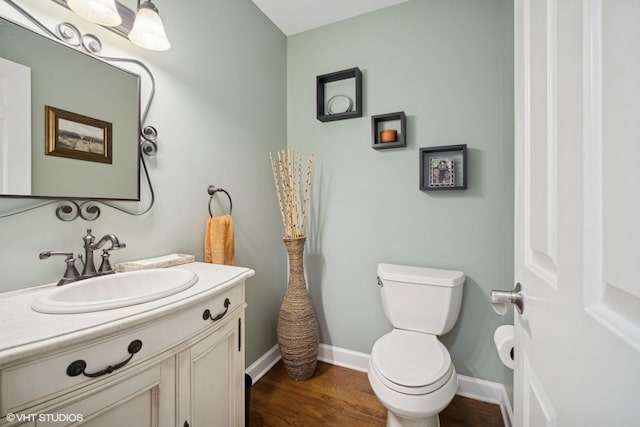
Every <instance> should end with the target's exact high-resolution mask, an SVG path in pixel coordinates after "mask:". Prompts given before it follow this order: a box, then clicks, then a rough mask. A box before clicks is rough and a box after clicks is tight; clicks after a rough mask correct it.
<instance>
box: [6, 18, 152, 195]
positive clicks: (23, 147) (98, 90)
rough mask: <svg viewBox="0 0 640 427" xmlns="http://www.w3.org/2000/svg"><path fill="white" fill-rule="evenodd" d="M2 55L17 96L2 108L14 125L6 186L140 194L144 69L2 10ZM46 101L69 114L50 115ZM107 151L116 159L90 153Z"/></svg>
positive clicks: (37, 191)
mask: <svg viewBox="0 0 640 427" xmlns="http://www.w3.org/2000/svg"><path fill="white" fill-rule="evenodd" d="M0 57H2V59H0V75H1V76H3V77H2V78H3V79H4V80H5V82H4V83H5V84H4V85H2V86H3V87H7V88H11V90H12V92H13V93H12V94H11V95H12V97H11V99H12V100H13V101H12V102H15V108H14V105H10V106H9V108H7V109H6V111H3V110H0V119H2V120H4V122H5V123H6V124H7V125H6V128H7V129H8V130H9V132H4V133H0V146H1V147H2V150H0V151H1V152H3V153H6V155H7V158H4V159H2V163H0V167H2V170H0V191H1V194H2V195H4V196H18V197H27V196H33V197H54V198H72V199H113V200H139V199H140V191H139V177H140V173H139V160H138V157H139V149H138V145H139V142H138V141H139V137H138V135H139V134H140V132H139V126H140V122H139V120H140V119H139V118H140V98H139V93H140V77H139V76H138V75H136V74H133V73H131V72H129V71H126V70H123V69H121V68H118V67H116V66H113V65H111V64H108V63H106V62H104V61H102V60H101V59H98V58H96V57H94V56H91V55H87V54H84V53H82V52H80V51H78V50H76V49H74V48H72V47H70V46H66V45H63V44H61V43H59V42H57V41H54V40H51V39H49V38H47V37H44V36H42V35H40V34H37V33H35V32H33V31H31V30H28V29H26V28H24V27H21V26H20V25H17V24H15V23H13V22H11V21H8V20H6V19H2V18H0ZM48 107H50V108H54V109H56V110H63V111H66V112H69V113H71V115H69V114H67V115H66V116H64V117H58V118H57V119H56V120H55V121H53V122H51V121H47V117H46V115H45V110H46V109H47V108H48ZM70 117H73V119H70ZM77 117H86V118H88V119H84V120H81V119H78V118H77ZM96 123H101V124H105V125H104V126H105V127H104V128H101V127H100V126H97V125H95V124H96ZM48 125H52V126H48ZM53 125H55V126H53ZM53 127H55V132H51V133H49V130H53ZM107 128H108V129H109V133H108V134H107V133H106V131H105V132H104V133H102V134H101V131H102V130H106V129H107ZM47 137H48V138H47ZM107 138H108V139H110V140H111V141H112V150H111V152H109V153H107V152H106V148H107ZM56 146H61V147H63V148H64V149H66V151H65V150H62V151H63V152H69V153H71V154H72V155H70V156H66V157H61V156H59V155H56V154H55V153H56V152H55V150H50V149H49V148H50V147H56ZM52 151H53V152H52ZM60 151H61V150H58V152H60ZM73 154H75V155H73ZM107 154H109V155H110V157H111V163H106V162H101V161H96V160H92V155H94V157H93V158H94V159H95V158H100V157H101V155H104V156H106V155H107ZM4 165H7V167H4Z"/></svg>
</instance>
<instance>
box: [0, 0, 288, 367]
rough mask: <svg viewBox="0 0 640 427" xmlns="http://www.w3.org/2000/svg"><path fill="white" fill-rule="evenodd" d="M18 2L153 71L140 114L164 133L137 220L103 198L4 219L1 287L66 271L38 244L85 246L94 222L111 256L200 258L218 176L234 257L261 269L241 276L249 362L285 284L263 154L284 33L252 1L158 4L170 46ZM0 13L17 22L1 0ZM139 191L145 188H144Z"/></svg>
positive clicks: (275, 144) (278, 141)
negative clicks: (146, 46) (151, 197)
mask: <svg viewBox="0 0 640 427" xmlns="http://www.w3.org/2000/svg"><path fill="white" fill-rule="evenodd" d="M19 4H20V5H22V6H23V7H25V8H26V9H27V10H29V11H31V12H33V13H34V14H35V15H36V16H38V17H40V18H41V19H43V20H44V22H45V23H47V24H48V27H49V28H54V27H55V25H56V24H57V23H58V22H60V21H62V20H70V21H72V22H73V23H74V24H75V25H77V26H78V27H79V28H80V30H81V31H83V32H92V33H95V34H96V35H98V36H99V37H100V38H101V40H102V42H103V44H104V47H105V54H108V55H117V54H122V55H124V56H127V57H135V58H139V59H141V60H142V61H144V62H145V63H146V64H147V65H148V66H149V68H151V70H152V71H153V73H154V74H155V78H156V83H157V89H156V98H155V102H154V105H153V106H152V108H151V111H150V113H149V118H148V121H147V123H148V124H151V125H153V126H155V127H156V128H157V129H158V132H159V152H158V155H157V157H155V158H153V159H151V160H149V169H150V173H151V177H152V180H153V186H154V190H155V191H156V205H155V206H154V208H153V209H152V210H151V212H149V213H148V214H146V215H144V216H140V217H135V216H129V215H125V214H123V213H120V212H117V211H114V210H112V209H110V208H107V207H104V208H103V210H102V215H101V216H100V218H98V220H96V221H93V222H86V221H84V220H76V221H74V222H70V223H64V222H61V221H59V220H58V219H56V218H55V215H54V207H52V206H50V207H45V208H41V209H37V210H34V211H31V212H28V213H25V214H21V215H17V216H13V217H9V218H4V219H0V240H1V242H2V249H1V252H0V269H1V271H2V274H1V275H0V291H6V290H10V289H17V288H22V287H28V286H34V285H39V284H44V283H50V282H55V281H57V280H58V279H59V278H60V277H61V276H62V273H63V272H64V262H63V260H62V258H61V257H55V258H51V259H48V260H44V261H40V260H39V259H38V253H39V252H41V251H45V250H61V251H74V252H75V253H80V252H81V251H82V237H83V236H84V234H85V232H86V228H89V227H90V228H92V229H93V234H95V235H96V236H102V235H103V234H106V233H115V234H116V235H117V236H118V237H119V238H120V241H122V242H125V243H126V244H127V247H126V249H123V250H120V251H114V252H113V254H112V262H113V263H116V262H121V261H125V260H133V259H139V258H144V257H153V256H158V255H163V254H169V253H175V252H178V253H186V254H194V255H195V256H196V258H197V259H198V260H202V259H203V250H204V243H203V242H204V229H205V224H206V221H207V218H208V216H209V213H208V211H207V205H208V203H209V195H208V194H207V187H208V186H209V185H210V184H213V185H215V186H219V187H223V188H225V189H226V190H228V191H229V193H230V194H231V196H232V197H233V218H234V223H235V231H236V263H237V264H238V265H242V266H247V267H250V268H253V269H254V270H255V271H256V276H255V277H254V278H252V279H250V280H249V281H248V282H247V302H248V304H249V307H248V309H247V315H246V319H247V323H246V331H247V362H248V363H251V362H253V361H254V360H255V359H257V358H258V357H260V356H261V355H262V354H264V353H265V352H266V351H267V350H268V349H269V348H271V347H272V346H273V345H274V344H275V342H276V332H275V329H276V323H277V316H278V310H279V308H280V303H281V301H282V295H283V294H284V290H285V289H284V288H285V285H284V284H285V283H286V257H285V253H284V250H283V249H282V241H281V240H280V239H281V229H280V217H279V213H278V212H277V207H276V205H275V196H274V194H273V181H272V180H271V169H270V164H269V152H270V151H276V150H278V149H282V148H284V147H285V146H286V38H285V36H284V35H283V34H282V33H281V32H280V31H279V30H278V29H277V28H276V27H275V26H274V25H273V24H272V23H271V22H270V21H269V20H268V19H267V18H266V17H265V16H264V15H263V14H262V13H261V12H260V10H258V8H257V7H256V6H255V5H254V4H253V3H252V2H251V0H215V1H208V0H197V1H194V2H189V5H188V7H186V6H185V3H184V2H177V1H162V2H158V7H159V9H160V14H161V16H162V18H163V20H164V24H165V27H166V30H167V34H168V37H169V38H170V40H171V43H172V48H171V50H169V51H166V52H159V53H156V52H150V51H145V50H143V49H139V48H137V47H135V46H134V45H132V44H131V43H129V42H128V40H126V39H124V38H121V37H119V36H116V35H114V34H113V33H111V32H109V31H107V30H104V29H101V28H99V27H98V26H95V25H92V24H89V23H87V22H85V21H83V20H81V19H79V18H77V17H75V16H74V15H72V14H71V13H69V12H67V11H66V10H65V9H63V8H62V7H60V6H58V5H55V4H54V3H53V2H49V1H46V2H43V1H42V0H22V1H19ZM0 14H3V15H5V16H7V17H9V18H10V19H14V20H19V19H20V16H19V15H16V14H15V13H13V12H12V10H11V9H9V8H8V6H6V5H4V3H0ZM21 22H22V21H21ZM144 84H145V82H144V81H143V92H144V91H145V90H146V89H145V87H144ZM90 178H91V177H78V179H87V180H90ZM142 195H143V197H147V191H146V190H145V189H144V187H143V191H142ZM227 203H228V202H227V200H226V198H225V197H224V195H221V197H218V196H217V195H216V198H215V201H214V203H213V207H214V210H217V212H218V213H223V212H225V211H226V209H227V206H228V205H227ZM22 205H25V201H23V200H15V199H0V214H1V213H2V212H6V211H7V210H9V209H11V208H13V207H19V206H22ZM124 205H125V206H127V207H128V208H130V209H135V208H136V206H137V204H136V203H128V204H124ZM265 206H270V207H273V209H265V208H264V207H265ZM96 258H98V257H97V256H96Z"/></svg>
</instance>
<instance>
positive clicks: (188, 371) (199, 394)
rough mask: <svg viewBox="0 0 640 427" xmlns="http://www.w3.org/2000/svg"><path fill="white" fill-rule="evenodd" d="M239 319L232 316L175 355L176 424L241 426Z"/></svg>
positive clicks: (242, 394)
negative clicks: (176, 367)
mask: <svg viewBox="0 0 640 427" xmlns="http://www.w3.org/2000/svg"><path fill="white" fill-rule="evenodd" d="M240 340H241V320H240V317H238V316H236V317H232V318H230V319H228V320H227V321H226V323H225V324H224V325H222V326H221V327H219V328H217V329H216V330H215V331H214V332H213V333H211V334H210V335H208V336H206V337H204V338H203V339H201V340H200V341H198V342H197V343H195V344H194V345H193V346H192V347H190V348H189V349H188V350H185V351H183V352H182V353H180V354H179V355H178V364H179V367H178V369H179V375H178V382H179V384H178V394H179V396H178V399H179V408H180V409H179V415H178V424H179V425H180V426H182V425H183V423H184V422H185V421H188V423H189V425H190V426H191V427H230V426H244V409H243V408H244V406H243V405H244V388H243V384H244V383H243V381H244V372H243V369H244V363H243V362H244V349H243V348H242V347H243V346H242V345H241V341H240Z"/></svg>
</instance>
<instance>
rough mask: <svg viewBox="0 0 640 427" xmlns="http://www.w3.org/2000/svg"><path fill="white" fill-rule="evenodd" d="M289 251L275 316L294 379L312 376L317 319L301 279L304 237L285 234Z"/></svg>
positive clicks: (285, 362) (285, 360)
mask: <svg viewBox="0 0 640 427" xmlns="http://www.w3.org/2000/svg"><path fill="white" fill-rule="evenodd" d="M283 240H284V244H285V246H286V247H287V254H288V255H289V285H288V286H287V291H286V292H285V294H284V300H283V301H282V307H281V308H280V316H279V318H278V346H279V347H280V354H281V355H282V361H283V363H284V367H285V368H286V370H287V373H288V374H289V376H290V377H291V378H293V379H295V380H298V381H300V380H306V379H309V378H311V377H312V376H313V372H314V371H315V369H316V362H317V360H318V319H317V318H316V313H315V311H314V310H313V305H312V304H311V297H310V296H309V291H308V290H307V284H306V282H305V280H304V266H303V264H302V256H303V252H304V242H305V240H306V237H295V238H284V239H283Z"/></svg>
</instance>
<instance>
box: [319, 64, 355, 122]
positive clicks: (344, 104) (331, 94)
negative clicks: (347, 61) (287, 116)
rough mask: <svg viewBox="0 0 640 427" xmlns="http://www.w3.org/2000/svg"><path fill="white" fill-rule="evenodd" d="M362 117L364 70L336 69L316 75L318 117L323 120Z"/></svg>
mask: <svg viewBox="0 0 640 427" xmlns="http://www.w3.org/2000/svg"><path fill="white" fill-rule="evenodd" d="M355 117H362V71H360V69H359V68H357V67H355V68H349V69H348V70H342V71H336V72H333V73H329V74H323V75H321V76H317V77H316V118H317V119H318V120H320V121H321V122H331V121H334V120H344V119H353V118H355Z"/></svg>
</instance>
